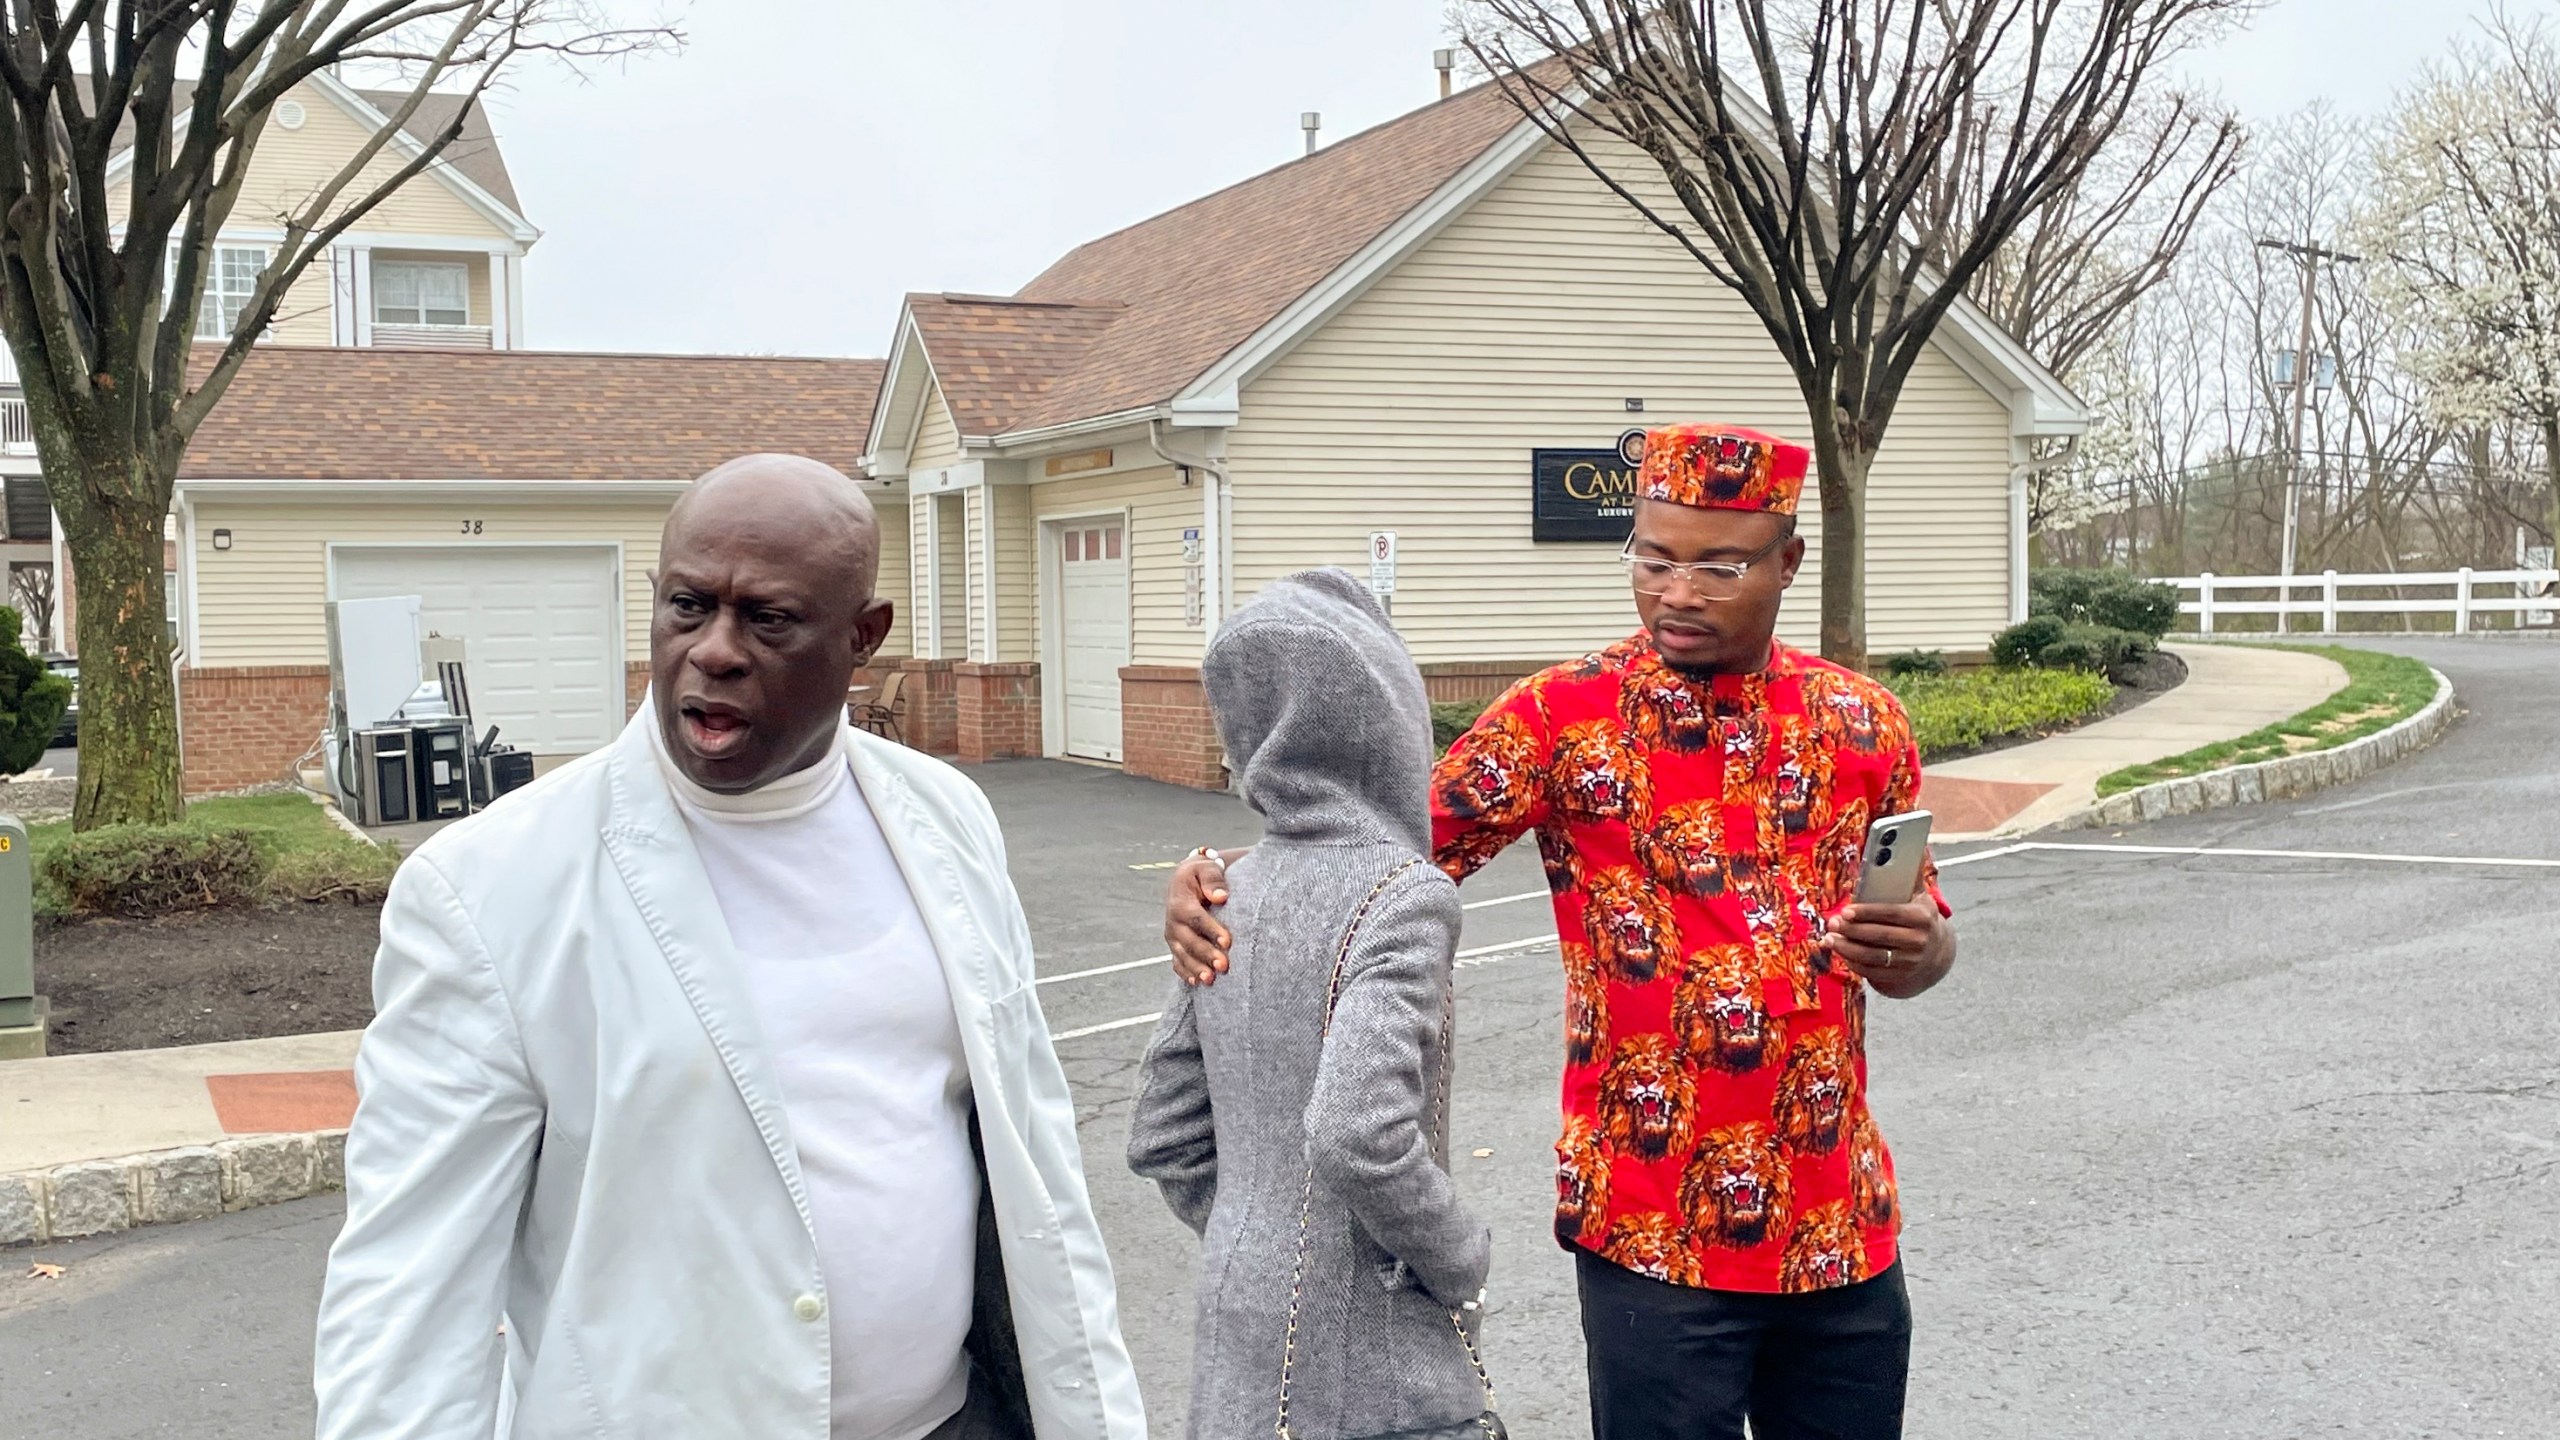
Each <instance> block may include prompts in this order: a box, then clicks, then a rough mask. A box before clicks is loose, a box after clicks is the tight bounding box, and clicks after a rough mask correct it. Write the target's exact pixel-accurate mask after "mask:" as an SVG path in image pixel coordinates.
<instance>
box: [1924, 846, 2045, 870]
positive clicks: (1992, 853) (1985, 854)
mask: <svg viewBox="0 0 2560 1440" xmlns="http://www.w3.org/2000/svg"><path fill="white" fill-rule="evenodd" d="M2041 848H2042V847H2041V846H2037V845H2027V844H2020V845H2002V846H2000V847H1999V848H1997V849H1993V850H1976V851H1974V852H1973V853H1972V854H1970V855H1950V856H1948V857H1947V858H1945V859H1944V860H1941V861H1939V862H1938V868H1939V869H1941V870H1945V869H1949V868H1952V867H1954V866H1957V865H1970V864H1972V863H1973V862H1974V861H1976V860H1997V859H1999V858H2000V857H2001V856H2003V855H2015V854H2017V853H2018V852H2019V851H2021V850H2036V849H2041Z"/></svg>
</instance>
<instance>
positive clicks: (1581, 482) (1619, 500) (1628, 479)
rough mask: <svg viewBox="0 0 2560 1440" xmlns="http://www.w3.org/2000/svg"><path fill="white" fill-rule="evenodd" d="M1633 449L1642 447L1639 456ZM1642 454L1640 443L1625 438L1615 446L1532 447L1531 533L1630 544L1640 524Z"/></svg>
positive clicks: (1545, 537) (1539, 536)
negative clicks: (1631, 455) (1638, 496)
mask: <svg viewBox="0 0 2560 1440" xmlns="http://www.w3.org/2000/svg"><path fill="white" fill-rule="evenodd" d="M1635 433H1636V434H1637V435H1639V436H1641V435H1642V434H1643V432H1642V431H1637V432H1635ZM1629 449H1635V450H1636V451H1637V454H1636V457H1635V458H1634V459H1630V458H1628V456H1627V454H1626V453H1625V452H1626V451H1628V450H1629ZM1642 458H1643V456H1642V451H1641V447H1640V445H1639V446H1630V445H1626V444H1623V443H1622V444H1620V445H1619V446H1618V447H1617V448H1615V449H1609V450H1532V451H1530V452H1529V477H1530V482H1529V483H1530V494H1531V497H1532V498H1531V507H1532V508H1531V510H1530V512H1529V513H1530V523H1529V538H1530V539H1532V540H1588V541H1594V542H1605V543H1607V544H1611V545H1617V544H1622V543H1624V542H1625V540H1626V538H1627V536H1628V534H1629V533H1630V532H1631V531H1633V530H1634V529H1635V525H1636V464H1637V461H1638V460H1641V459H1642Z"/></svg>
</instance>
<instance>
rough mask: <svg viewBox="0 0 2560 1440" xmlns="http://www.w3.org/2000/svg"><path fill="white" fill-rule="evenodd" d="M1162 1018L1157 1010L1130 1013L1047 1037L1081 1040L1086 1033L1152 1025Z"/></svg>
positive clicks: (1054, 1039) (1092, 1033) (1162, 1015)
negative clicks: (1117, 1018) (1130, 1014)
mask: <svg viewBox="0 0 2560 1440" xmlns="http://www.w3.org/2000/svg"><path fill="white" fill-rule="evenodd" d="M1163 1018H1164V1012H1163V1011H1161V1010H1159V1011H1157V1012H1156V1013H1154V1014H1153V1015H1132V1016H1130V1017H1129V1018H1128V1019H1126V1020H1105V1021H1103V1022H1102V1023H1101V1024H1099V1025H1079V1026H1077V1027H1076V1028H1075V1029H1073V1030H1059V1031H1055V1032H1053V1033H1052V1034H1051V1035H1050V1036H1049V1038H1050V1039H1051V1040H1052V1041H1056V1040H1081V1039H1083V1038H1084V1037H1086V1036H1087V1035H1099V1034H1101V1033H1103V1032H1104V1031H1106V1030H1126V1029H1128V1028H1130V1027H1131V1026H1133V1025H1153V1024H1154V1023H1156V1022H1157V1021H1159V1020H1161V1019H1163Z"/></svg>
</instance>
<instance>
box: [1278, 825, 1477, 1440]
mask: <svg viewBox="0 0 2560 1440" xmlns="http://www.w3.org/2000/svg"><path fill="white" fill-rule="evenodd" d="M1421 863H1422V862H1421V861H1420V860H1407V861H1405V862H1404V863H1402V864H1400V865H1398V866H1396V867H1395V868H1394V869H1392V870H1389V871H1388V872H1387V873H1386V874H1385V875H1382V876H1380V877H1379V879H1378V883H1377V884H1375V885H1373V886H1371V887H1370V888H1369V895H1368V898H1366V899H1364V900H1362V901H1361V902H1360V908H1359V909H1357V910H1354V911H1353V912H1351V923H1350V925H1348V926H1347V927H1345V928H1344V930H1343V932H1342V943H1341V944H1340V945H1339V946H1337V947H1336V948H1335V950H1334V952H1333V973H1332V974H1331V975H1330V976H1329V977H1328V978H1327V979H1326V981H1325V987H1324V1023H1323V1026H1322V1028H1321V1029H1320V1030H1319V1031H1318V1032H1317V1033H1318V1036H1319V1038H1320V1039H1324V1038H1330V1037H1331V1036H1332V1034H1333V1007H1334V1006H1335V1004H1336V1003H1338V1002H1339V1001H1340V1000H1341V999H1342V972H1343V967H1344V966H1346V965H1347V964H1349V963H1350V960H1351V943H1352V941H1353V940H1355V939H1357V938H1358V937H1359V934H1360V923H1361V922H1362V921H1364V920H1366V919H1368V918H1369V910H1370V908H1371V907H1372V906H1374V905H1376V904H1377V903H1378V897H1379V896H1381V895H1383V894H1385V893H1386V892H1387V887H1388V886H1390V885H1392V884H1394V883H1395V882H1396V881H1397V880H1399V879H1401V878H1403V875H1404V873H1405V872H1406V871H1408V870H1410V869H1412V868H1413V867H1414V866H1416V865H1419V864H1421ZM1457 1006H1458V991H1457V977H1456V975H1455V974H1454V973H1452V975H1451V976H1450V981H1449V990H1448V992H1447V995H1446V998H1445V1000H1444V1001H1443V1003H1442V1005H1441V1009H1440V1063H1441V1067H1442V1070H1441V1080H1440V1088H1439V1092H1438V1093H1437V1095H1436V1096H1435V1097H1434V1099H1433V1104H1432V1114H1431V1119H1432V1125H1431V1129H1432V1134H1433V1136H1435V1137H1436V1136H1437V1135H1438V1133H1439V1131H1440V1127H1441V1124H1442V1122H1443V1119H1444V1117H1445V1116H1446V1115H1447V1113H1448V1109H1447V1107H1448V1103H1449V1080H1448V1065H1449V1058H1450V1057H1449V1037H1450V1031H1451V1027H1452V1026H1453V1025H1454V1023H1455V1021H1456V1012H1457ZM1317 1064H1318V1065H1319V1066H1321V1065H1322V1064H1323V1058H1322V1051H1321V1049H1319V1051H1318V1058H1317ZM1432 1158H1433V1159H1434V1160H1438V1161H1441V1163H1442V1166H1443V1168H1446V1160H1445V1158H1444V1157H1442V1156H1440V1155H1438V1154H1436V1153H1435V1154H1434V1155H1433V1157H1432ZM1315 1198H1316V1167H1315V1165H1314V1163H1313V1162H1312V1161H1310V1162H1309V1163H1308V1165H1307V1178H1306V1183H1305V1184H1304V1185H1302V1186H1301V1187H1300V1188H1299V1191H1298V1258H1297V1262H1296V1263H1295V1264H1294V1265H1293V1266H1292V1267H1291V1268H1290V1271H1289V1320H1288V1328H1287V1330H1286V1332H1285V1333H1284V1336H1283V1338H1282V1340H1281V1345H1280V1417H1279V1420H1278V1421H1277V1423H1276V1424H1274V1426H1273V1427H1272V1428H1273V1429H1274V1431H1275V1432H1277V1433H1278V1435H1279V1436H1280V1440H1295V1437H1294V1436H1293V1434H1292V1432H1291V1431H1290V1429H1289V1387H1290V1381H1291V1379H1292V1378H1293V1377H1294V1376H1295V1374H1296V1371H1297V1362H1298V1314H1299V1311H1300V1309H1301V1308H1302V1305H1303V1302H1304V1301H1305V1299H1306V1285H1307V1230H1308V1227H1309V1226H1310V1225H1312V1224H1313V1223H1314V1213H1315ZM1449 1323H1450V1325H1452V1326H1453V1327H1455V1328H1456V1330H1457V1332H1458V1343H1459V1344H1461V1345H1463V1346H1465V1347H1466V1351H1467V1362H1468V1363H1469V1364H1471V1365H1473V1366H1474V1367H1475V1371H1476V1381H1477V1383H1479V1384H1481V1385H1482V1386H1483V1387H1484V1408H1485V1415H1483V1416H1478V1417H1477V1421H1476V1423H1477V1424H1479V1425H1481V1426H1482V1427H1483V1428H1484V1433H1485V1434H1486V1435H1487V1436H1496V1435H1498V1434H1499V1433H1500V1432H1498V1431H1497V1430H1496V1429H1495V1428H1494V1425H1493V1422H1492V1421H1491V1420H1490V1419H1488V1418H1485V1417H1486V1416H1490V1415H1491V1414H1492V1413H1493V1408H1494V1406H1493V1380H1492V1378H1491V1377H1490V1376H1488V1375H1487V1374H1486V1373H1485V1368H1484V1358H1483V1357H1482V1356H1481V1355H1479V1354H1477V1352H1476V1342H1475V1337H1474V1336H1472V1335H1469V1334H1468V1333H1467V1325H1466V1321H1465V1320H1463V1319H1461V1318H1460V1317H1459V1314H1458V1312H1457V1311H1455V1310H1452V1311H1450V1312H1449Z"/></svg>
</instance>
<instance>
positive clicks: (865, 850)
mask: <svg viewBox="0 0 2560 1440" xmlns="http://www.w3.org/2000/svg"><path fill="white" fill-rule="evenodd" d="M648 728H649V734H650V737H651V738H652V739H653V740H656V741H658V742H659V749H658V759H659V765H660V768H661V769H662V770H663V771H664V773H665V775H666V777H667V784H668V787H669V788H670V789H672V790H673V791H674V792H675V799H676V808H677V810H678V811H679V812H680V813H682V814H683V816H684V820H685V826H686V828H687V829H688V830H689V831H690V832H691V834H692V836H693V843H694V848H695V850H696V851H698V852H699V853H700V855H701V857H702V868H703V869H704V870H705V871H706V872H707V873H708V874H709V875H710V877H711V890H712V893H713V895H715V896H716V897H718V899H719V902H720V913H721V916H722V918H724V919H725V920H726V921H727V922H728V927H729V938H730V940H731V942H732V945H733V947H734V949H735V950H736V952H737V962H738V969H739V973H740V975H741V976H742V977H743V978H744V979H745V981H746V985H747V990H748V992H749V994H751V995H752V996H753V997H754V1003H755V1009H756V1018H757V1019H758V1020H759V1021H760V1022H761V1024H762V1028H763V1031H764V1037H765V1045H766V1051H767V1054H766V1060H767V1062H768V1064H770V1066H771V1067H772V1072H773V1075H774V1077H775V1079H776V1081H777V1082H778V1083H779V1084H780V1085H781V1088H782V1098H783V1105H784V1107H785V1110H786V1111H787V1113H788V1115H789V1117H790V1125H791V1137H792V1141H793V1143H794V1144H795V1145H796V1146H797V1147H798V1148H799V1152H800V1171H801V1175H802V1177H803V1179H804V1181H805V1183H806V1184H807V1187H808V1193H809V1212H810V1221H811V1224H812V1225H813V1227H814V1229H815V1231H816V1235H817V1244H818V1268H819V1272H820V1274H821V1275H822V1276H824V1278H825V1280H826V1288H827V1296H826V1303H827V1312H826V1313H827V1318H828V1327H829V1332H830V1338H831V1341H832V1343H831V1345H830V1351H831V1354H832V1374H833V1382H834V1383H833V1391H834V1393H833V1399H834V1425H833V1427H832V1430H831V1432H830V1436H831V1440H919V1437H922V1436H924V1435H927V1434H929V1433H931V1432H932V1431H933V1429H934V1428H935V1427H936V1426H938V1425H940V1424H941V1423H942V1422H944V1421H945V1420H948V1419H950V1418H951V1416H952V1415H954V1414H955V1413H957V1412H958V1411H959V1409H960V1407H961V1404H962V1402H963V1401H964V1400H965V1399H966V1398H967V1394H968V1381H969V1365H968V1358H967V1355H966V1353H965V1352H964V1351H963V1349H962V1342H963V1341H964V1340H965V1339H966V1338H967V1336H968V1332H969V1318H970V1305H971V1299H972V1295H973V1285H974V1282H975V1274H976V1259H977V1221H978V1184H979V1181H978V1167H977V1161H976V1159H975V1158H974V1157H973V1156H972V1155H971V1153H970V1149H969V1107H970V1095H969V1067H968V1061H967V1057H966V1056H965V1055H964V1054H963V1053H962V1051H961V1048H960V1027H959V1024H958V1022H957V1021H956V1020H955V1019H954V1018H953V1016H952V1010H951V994H950V991H949V989H948V988H947V987H946V986H945V985H944V983H943V978H942V967H941V964H940V962H939V961H938V960H937V959H936V957H935V955H934V950H933V943H932V941H931V940H930V938H928V937H927V935H926V934H925V929H924V920H923V917H922V916H920V915H919V914H918V913H917V912H916V905H915V900H914V898H913V896H912V895H910V894H909V892H908V890H907V883H906V878H905V876H904V875H902V874H901V873H900V872H899V869H898V863H897V858H896V856H894V855H893V854H891V853H890V850H889V845H888V841H887V839H886V837H884V836H883V835H882V834H881V833H880V825H879V822H878V821H877V820H875V819H874V818H873V817H872V813H871V807H870V806H869V805H868V804H867V803H866V802H865V801H864V799H863V795H862V787H861V786H860V785H858V784H856V783H854V779H853V774H852V770H851V767H850V764H849V762H848V760H847V759H846V757H845V755H844V753H843V752H842V751H841V750H838V751H836V752H834V753H831V754H830V755H828V757H827V758H826V759H825V760H823V761H821V762H819V763H818V764H816V765H812V766H809V767H807V768H805V769H802V770H797V771H794V772H793V773H791V774H789V775H785V776H783V777H782V778H780V779H778V780H774V781H771V782H769V783H767V784H765V785H764V786H762V787H761V788H759V789H756V790H753V791H749V792H748V793H746V794H743V795H723V794H719V793H717V792H714V791H710V790H705V789H703V788H702V787H701V786H699V785H696V784H694V783H693V782H692V781H691V780H689V779H687V778H685V776H684V774H683V773H682V772H680V771H678V770H677V769H676V768H675V766H674V765H673V764H672V763H670V762H669V761H668V759H667V756H666V750H665V748H664V741H663V737H661V736H659V734H658V731H657V727H655V726H650V727H648Z"/></svg>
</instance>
